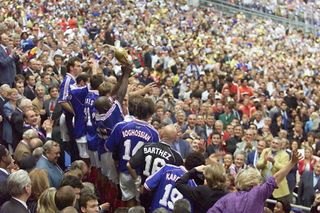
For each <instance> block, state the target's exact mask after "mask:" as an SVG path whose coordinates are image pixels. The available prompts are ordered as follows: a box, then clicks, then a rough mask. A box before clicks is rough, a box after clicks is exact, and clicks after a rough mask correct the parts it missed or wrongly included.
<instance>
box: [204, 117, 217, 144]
mask: <svg viewBox="0 0 320 213" xmlns="http://www.w3.org/2000/svg"><path fill="white" fill-rule="evenodd" d="M214 123H215V119H214V115H207V117H206V125H205V126H204V133H205V135H206V137H205V140H206V141H207V140H208V138H209V136H210V135H211V133H212V132H213V130H214Z"/></svg>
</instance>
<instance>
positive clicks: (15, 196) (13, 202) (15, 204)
mask: <svg viewBox="0 0 320 213" xmlns="http://www.w3.org/2000/svg"><path fill="white" fill-rule="evenodd" d="M7 187H8V190H9V193H10V195H11V199H10V200H9V201H7V202H5V203H4V204H3V206H2V207H1V210H0V213H9V212H14V213H29V212H30V211H29V209H28V206H27V203H26V202H27V200H28V198H29V197H30V195H31V180H30V177H29V175H28V172H26V171H24V170H19V171H16V172H14V173H12V174H10V175H9V177H8V180H7Z"/></svg>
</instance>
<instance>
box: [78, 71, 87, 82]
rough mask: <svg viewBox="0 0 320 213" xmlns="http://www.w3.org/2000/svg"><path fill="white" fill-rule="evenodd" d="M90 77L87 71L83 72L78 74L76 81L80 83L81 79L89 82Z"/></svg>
mask: <svg viewBox="0 0 320 213" xmlns="http://www.w3.org/2000/svg"><path fill="white" fill-rule="evenodd" d="M88 79H89V75H88V74H87V73H81V74H80V75H78V77H77V79H76V81H77V84H79V83H80V82H81V81H83V82H88Z"/></svg>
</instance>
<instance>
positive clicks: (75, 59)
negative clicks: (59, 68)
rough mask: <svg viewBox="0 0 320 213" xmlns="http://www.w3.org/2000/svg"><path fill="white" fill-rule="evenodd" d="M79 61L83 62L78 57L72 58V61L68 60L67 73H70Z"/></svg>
mask: <svg viewBox="0 0 320 213" xmlns="http://www.w3.org/2000/svg"><path fill="white" fill-rule="evenodd" d="M77 61H78V62H81V60H80V58H78V57H73V58H70V59H69V60H68V62H67V66H66V67H67V72H70V68H71V67H74V66H75V64H76V62H77Z"/></svg>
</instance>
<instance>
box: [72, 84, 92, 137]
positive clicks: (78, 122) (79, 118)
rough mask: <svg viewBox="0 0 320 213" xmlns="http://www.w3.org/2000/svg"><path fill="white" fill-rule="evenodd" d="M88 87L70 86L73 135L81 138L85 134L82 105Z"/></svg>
mask: <svg viewBox="0 0 320 213" xmlns="http://www.w3.org/2000/svg"><path fill="white" fill-rule="evenodd" d="M88 92H89V90H88V87H87V86H84V87H78V86H77V85H71V86H70V96H69V97H70V104H71V106H72V108H73V111H74V128H73V135H74V137H75V138H76V139H77V138H81V137H82V136H85V134H86V133H85V114H84V106H85V99H86V97H87V95H88Z"/></svg>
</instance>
